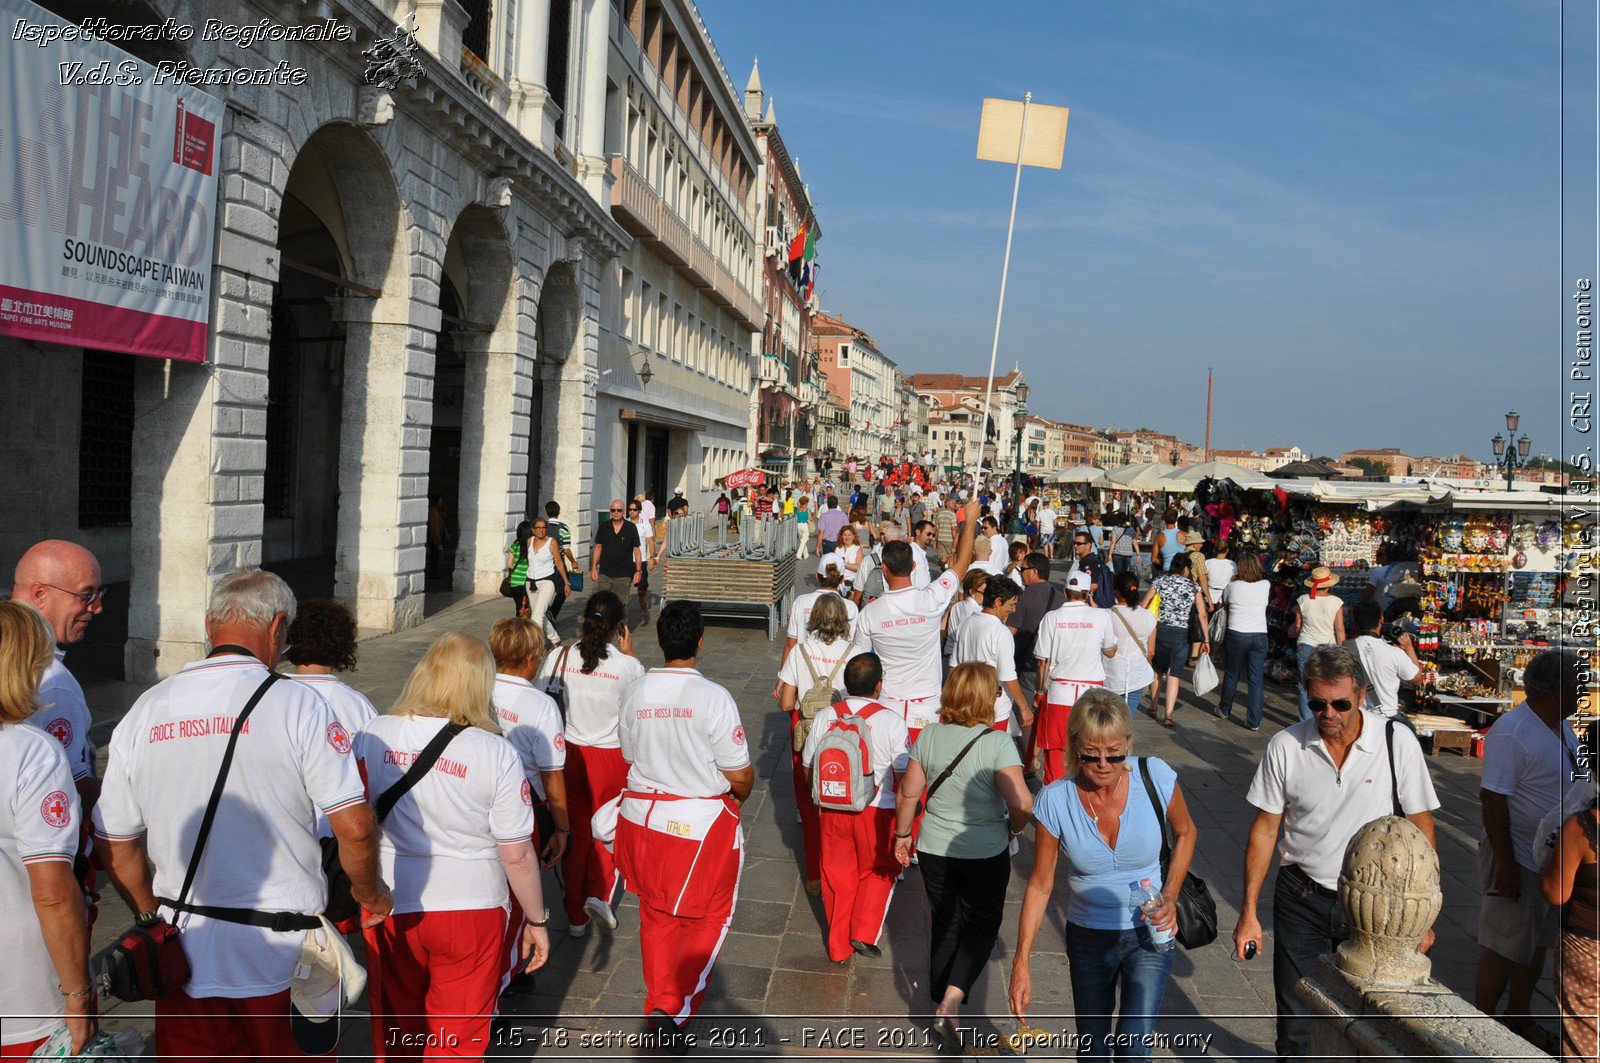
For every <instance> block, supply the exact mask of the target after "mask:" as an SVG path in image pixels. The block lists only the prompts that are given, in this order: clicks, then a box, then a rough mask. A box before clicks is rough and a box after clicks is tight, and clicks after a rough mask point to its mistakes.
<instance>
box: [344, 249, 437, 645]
mask: <svg viewBox="0 0 1600 1063" xmlns="http://www.w3.org/2000/svg"><path fill="white" fill-rule="evenodd" d="M421 281H422V278H420V277H419V278H414V279H413V292H412V294H413V296H416V294H417V293H416V291H415V288H416V286H417V284H419V283H421ZM342 312H343V315H344V321H345V370H344V373H345V387H344V414H343V422H342V427H343V442H342V445H341V446H340V448H339V533H338V534H339V545H338V548H337V550H336V552H335V562H334V584H335V593H336V594H337V596H338V597H339V599H340V600H341V601H344V602H346V603H347V604H349V605H350V607H351V610H352V611H353V612H354V613H355V617H356V626H357V628H358V629H359V631H360V633H361V634H362V636H367V635H371V634H375V633H378V632H384V631H395V630H399V629H400V628H405V627H410V626H412V625H413V624H416V623H418V622H419V621H420V620H421V619H422V602H423V598H422V596H423V583H424V572H423V569H424V565H425V563H426V554H427V514H428V500H427V485H428V441H429V436H430V429H431V426H432V422H433V401H432V400H433V367H434V342H435V336H436V334H437V332H438V328H439V309H438V294H437V291H435V292H434V293H433V295H432V297H431V298H415V297H414V298H413V299H411V300H410V302H409V303H407V302H403V301H400V300H395V299H381V300H373V299H364V298H355V297H351V298H346V299H344V300H343V301H342ZM408 313H409V314H410V315H413V316H415V317H417V318H418V320H416V321H408V320H405V318H406V317H407V315H408Z"/></svg>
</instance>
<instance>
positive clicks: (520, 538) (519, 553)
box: [505, 520, 533, 616]
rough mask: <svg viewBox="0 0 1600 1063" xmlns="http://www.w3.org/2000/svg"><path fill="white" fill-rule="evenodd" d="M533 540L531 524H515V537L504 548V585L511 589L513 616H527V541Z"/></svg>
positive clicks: (530, 522)
mask: <svg viewBox="0 0 1600 1063" xmlns="http://www.w3.org/2000/svg"><path fill="white" fill-rule="evenodd" d="M532 538H533V522H532V521H530V520H525V521H521V522H520V523H518V524H517V531H516V537H515V538H513V539H512V540H511V545H510V546H507V547H506V569H505V571H506V585H507V586H508V587H510V588H511V605H512V609H513V612H512V615H513V616H527V615H528V611H529V603H528V556H529V555H528V541H529V540H530V539H532Z"/></svg>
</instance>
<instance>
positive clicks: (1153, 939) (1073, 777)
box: [1010, 689, 1199, 1060]
mask: <svg viewBox="0 0 1600 1063" xmlns="http://www.w3.org/2000/svg"><path fill="white" fill-rule="evenodd" d="M1068 736H1069V742H1068V745H1067V749H1066V775H1065V776H1064V777H1063V778H1061V779H1059V780H1057V781H1056V782H1053V783H1051V784H1050V785H1048V786H1046V787H1045V788H1044V789H1043V790H1041V791H1039V796H1038V798H1037V799H1036V800H1035V802H1034V807H1033V818H1034V823H1035V824H1036V829H1035V830H1034V842H1033V844H1034V856H1033V872H1032V874H1031V875H1030V876H1029V878H1028V890H1027V892H1026V893H1025V894H1024V895H1023V899H1022V915H1021V918H1020V920H1019V925H1018V929H1017V951H1016V956H1015V958H1014V959H1013V961H1012V964H1011V991H1010V999H1011V1011H1012V1013H1013V1014H1014V1015H1016V1016H1017V1018H1019V1019H1026V1017H1027V1013H1028V1005H1029V1003H1030V1000H1031V997H1032V975H1031V972H1030V970H1029V960H1030V956H1031V954H1032V951H1033V943H1034V940H1035V938H1036V936H1037V935H1038V932H1039V927H1040V925H1041V924H1042V923H1043V922H1044V913H1045V909H1046V907H1048V905H1049V904H1050V901H1051V898H1052V894H1053V893H1054V892H1055V883H1056V868H1057V864H1058V863H1060V864H1062V865H1064V867H1063V870H1064V871H1065V872H1066V875H1065V882H1064V886H1065V892H1066V897H1065V906H1066V939H1067V973H1068V975H1069V977H1070V978H1071V979H1072V1006H1073V1011H1074V1013H1075V1016H1076V1024H1077V1032H1078V1034H1079V1035H1080V1037H1081V1038H1087V1042H1088V1043H1086V1044H1083V1045H1082V1047H1080V1048H1079V1049H1078V1058H1079V1059H1080V1060H1089V1059H1112V1058H1116V1059H1149V1058H1150V1040H1151V1038H1150V1035H1151V1034H1153V1033H1154V1032H1155V1023H1156V1016H1157V1015H1159V1014H1160V1013H1161V997H1162V993H1163V992H1164V991H1165V990H1166V987H1167V979H1168V977H1169V976H1170V975H1171V973H1172V960H1173V955H1174V953H1173V949H1174V947H1175V946H1174V942H1173V940H1172V939H1173V935H1175V934H1176V933H1177V929H1178V913H1177V901H1178V893H1179V891H1180V890H1182V889H1183V880H1184V879H1185V877H1187V875H1188V873H1189V864H1190V862H1191V860H1192V859H1193V858H1194V850H1195V841H1196V838H1197V837H1198V834H1199V832H1198V831H1197V830H1196V829H1195V825H1194V820H1193V819H1192V818H1191V817H1190V815H1189V808H1188V805H1187V804H1186V803H1185V801H1184V798H1183V790H1182V789H1181V788H1180V787H1179V786H1178V775H1177V773H1176V772H1175V771H1173V769H1172V768H1171V767H1170V766H1169V765H1168V764H1167V763H1166V762H1165V761H1163V760H1160V759H1158V758H1156V757H1134V756H1132V753H1133V718H1132V716H1131V715H1130V713H1129V711H1128V706H1127V704H1126V703H1124V702H1123V700H1122V699H1121V698H1119V697H1117V696H1116V695H1115V694H1113V693H1111V692H1110V691H1109V690H1103V689H1096V690H1090V691H1087V692H1086V693H1085V694H1084V695H1083V697H1081V698H1080V699H1078V704H1077V705H1076V706H1075V707H1074V708H1073V712H1072V720H1071V723H1070V724H1069V725H1068ZM1157 803H1159V806H1160V807H1159V808H1158V807H1157ZM1163 822H1165V823H1166V824H1167V825H1169V826H1170V829H1171V832H1172V843H1171V855H1170V859H1169V863H1168V866H1167V868H1166V869H1165V871H1163V869H1162V867H1161V852H1162V848H1163V845H1164V838H1163V826H1162V825H1163ZM1141 886H1145V887H1148V888H1150V889H1152V890H1154V891H1155V892H1156V897H1155V900H1154V901H1153V903H1151V904H1150V905H1149V906H1144V905H1141V903H1140V901H1139V898H1137V897H1135V895H1134V890H1135V889H1136V888H1138V887H1141ZM1119 995H1120V997H1121V1000H1120V1001H1119V1000H1118V997H1119ZM1113 1016H1115V1018H1116V1029H1115V1035H1114V1036H1113V1031H1112V1018H1113Z"/></svg>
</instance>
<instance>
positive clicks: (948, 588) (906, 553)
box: [856, 502, 978, 742]
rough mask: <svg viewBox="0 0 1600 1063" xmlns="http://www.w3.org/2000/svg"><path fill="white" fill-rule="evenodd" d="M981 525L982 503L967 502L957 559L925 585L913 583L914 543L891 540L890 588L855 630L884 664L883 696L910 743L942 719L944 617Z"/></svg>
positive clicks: (886, 551) (886, 567) (886, 554)
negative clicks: (941, 634) (941, 635)
mask: <svg viewBox="0 0 1600 1063" xmlns="http://www.w3.org/2000/svg"><path fill="white" fill-rule="evenodd" d="M977 528H978V504H977V503H976V502H968V503H967V519H966V521H965V523H963V524H962V525H961V536H960V538H959V539H958V540H957V542H956V553H955V557H954V558H953V559H952V560H951V562H950V566H949V567H948V568H946V569H945V570H944V572H942V573H941V574H940V575H939V578H938V579H936V580H934V581H933V582H931V583H929V584H928V585H927V586H926V587H914V586H912V580H911V575H912V570H913V568H914V567H915V562H914V558H913V555H912V553H911V544H910V543H908V542H905V541H903V540H895V541H894V542H890V543H886V544H885V545H884V548H883V581H884V586H885V587H887V588H888V590H887V591H886V592H885V593H884V595H883V596H882V597H880V598H876V599H874V600H873V601H872V603H871V604H869V605H867V606H866V607H865V608H864V609H862V610H861V615H860V616H859V617H858V618H857V620H856V630H857V631H858V632H860V633H861V634H863V635H865V636H866V637H867V639H868V640H870V642H871V643H872V650H873V652H874V653H876V654H877V655H878V659H879V660H880V661H882V662H883V696H882V697H880V698H879V699H878V700H879V701H880V702H881V703H882V704H883V706H884V707H885V708H888V709H892V710H893V711H895V712H897V713H899V715H900V718H901V719H903V720H905V722H906V729H907V730H908V731H909V732H910V741H911V742H915V741H916V740H917V735H918V734H919V733H920V732H921V730H922V728H924V727H926V726H927V725H928V724H930V723H932V722H933V721H934V720H937V719H938V718H939V690H940V687H941V686H942V685H943V680H944V676H943V674H942V673H943V670H942V669H941V667H940V663H941V662H940V653H939V650H940V646H941V641H940V638H939V620H940V618H942V617H943V616H944V611H945V610H946V609H947V608H949V606H950V599H951V598H953V597H955V595H956V592H957V591H959V590H960V589H961V578H962V577H963V576H965V575H966V574H967V565H969V564H970V563H971V562H972V540H973V538H974V536H975V535H976V534H977Z"/></svg>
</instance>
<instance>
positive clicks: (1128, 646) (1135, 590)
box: [1105, 572, 1156, 713]
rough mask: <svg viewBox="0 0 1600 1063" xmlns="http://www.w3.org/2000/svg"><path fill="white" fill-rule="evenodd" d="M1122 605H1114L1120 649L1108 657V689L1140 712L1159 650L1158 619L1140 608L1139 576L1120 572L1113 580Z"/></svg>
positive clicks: (1114, 626) (1113, 620) (1113, 623)
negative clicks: (1141, 701)
mask: <svg viewBox="0 0 1600 1063" xmlns="http://www.w3.org/2000/svg"><path fill="white" fill-rule="evenodd" d="M1112 582H1113V585H1114V586H1115V587H1116V589H1117V599H1118V604H1116V605H1114V606H1112V607H1111V610H1110V612H1111V632H1112V634H1114V635H1116V637H1117V652H1116V653H1115V654H1113V655H1112V656H1110V657H1108V658H1106V664H1105V668H1106V689H1107V690H1109V691H1111V692H1112V693H1113V694H1116V695H1117V696H1118V697H1120V698H1122V700H1123V701H1125V702H1127V703H1128V711H1129V712H1130V713H1137V712H1138V711H1139V701H1140V699H1142V698H1143V697H1144V692H1145V689H1146V688H1147V687H1149V686H1150V684H1151V683H1153V682H1154V681H1155V678H1156V673H1155V669H1153V668H1151V667H1150V658H1151V657H1153V656H1155V652H1156V618H1155V614H1154V613H1152V612H1150V610H1148V609H1140V608H1139V577H1138V576H1137V575H1136V574H1134V573H1132V572H1122V573H1119V574H1118V575H1117V576H1116V577H1115V579H1114V580H1113V581H1112Z"/></svg>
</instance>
